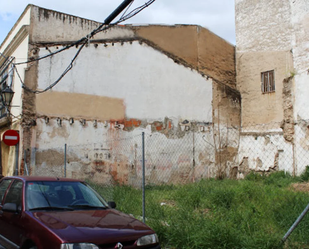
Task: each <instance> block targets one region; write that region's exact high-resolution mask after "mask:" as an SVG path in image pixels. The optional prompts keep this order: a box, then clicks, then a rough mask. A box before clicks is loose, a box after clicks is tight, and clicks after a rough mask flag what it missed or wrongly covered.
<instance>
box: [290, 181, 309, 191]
mask: <svg viewBox="0 0 309 249" xmlns="http://www.w3.org/2000/svg"><path fill="white" fill-rule="evenodd" d="M291 189H292V190H294V191H301V192H308V193H309V182H304V183H294V184H292V185H291Z"/></svg>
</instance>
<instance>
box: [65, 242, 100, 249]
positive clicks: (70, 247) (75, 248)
mask: <svg viewBox="0 0 309 249" xmlns="http://www.w3.org/2000/svg"><path fill="white" fill-rule="evenodd" d="M60 249H99V247H97V246H96V245H94V244H90V243H74V244H73V243H66V244H61V247H60Z"/></svg>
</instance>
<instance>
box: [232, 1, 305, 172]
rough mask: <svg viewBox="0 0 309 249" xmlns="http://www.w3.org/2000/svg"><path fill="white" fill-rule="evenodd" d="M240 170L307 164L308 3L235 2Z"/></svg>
mask: <svg viewBox="0 0 309 249" xmlns="http://www.w3.org/2000/svg"><path fill="white" fill-rule="evenodd" d="M235 3H236V43H237V46H236V67H237V89H238V90H239V91H240V93H241V96H242V105H241V122H242V129H241V133H240V149H239V165H240V166H239V170H240V171H242V172H248V170H256V171H271V170H285V171H287V172H290V173H292V174H297V175H299V174H301V173H302V172H303V171H304V169H305V167H306V166H307V165H308V159H309V151H308V143H309V140H308V134H309V133H308V118H309V112H308V96H309V95H308V91H309V87H308V80H309V75H308V63H309V60H308V49H309V46H308V45H309V39H308V37H309V29H308V27H309V2H308V1H306V0H297V1H295V0H285V1H280V0H271V1H266V0H258V1H253V0H236V1H235Z"/></svg>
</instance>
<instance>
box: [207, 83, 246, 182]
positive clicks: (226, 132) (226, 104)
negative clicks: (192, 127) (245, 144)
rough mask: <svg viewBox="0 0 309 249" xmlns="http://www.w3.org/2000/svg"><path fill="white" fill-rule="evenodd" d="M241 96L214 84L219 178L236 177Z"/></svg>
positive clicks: (214, 130) (215, 149)
mask: <svg viewBox="0 0 309 249" xmlns="http://www.w3.org/2000/svg"><path fill="white" fill-rule="evenodd" d="M240 108H241V98H240V94H239V92H238V91H235V90H233V89H231V88H229V87H227V86H224V85H222V84H216V83H215V84H213V143H214V148H213V149H214V153H215V165H216V167H215V168H216V172H215V176H216V177H217V178H221V179H222V178H225V177H229V178H236V177H237V166H238V156H237V154H238V147H239V131H240V123H241V122H240V121H241V120H240Z"/></svg>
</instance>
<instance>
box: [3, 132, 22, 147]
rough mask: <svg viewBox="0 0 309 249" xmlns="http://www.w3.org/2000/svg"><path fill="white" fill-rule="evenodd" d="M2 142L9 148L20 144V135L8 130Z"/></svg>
mask: <svg viewBox="0 0 309 249" xmlns="http://www.w3.org/2000/svg"><path fill="white" fill-rule="evenodd" d="M2 141H3V142H4V143H5V144H6V145H8V146H13V145H16V144H18V142H19V134H18V132H17V131H14V130H7V131H6V132H4V133H3V136H2Z"/></svg>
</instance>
